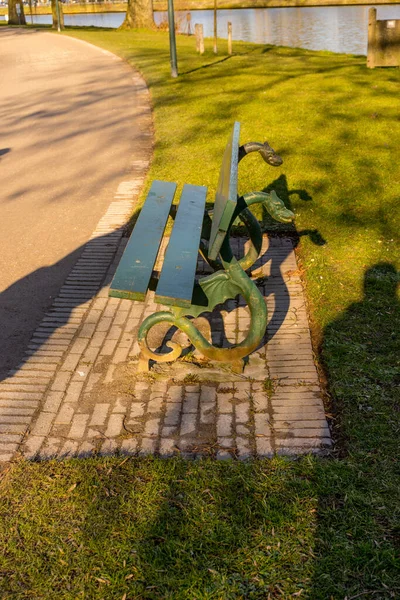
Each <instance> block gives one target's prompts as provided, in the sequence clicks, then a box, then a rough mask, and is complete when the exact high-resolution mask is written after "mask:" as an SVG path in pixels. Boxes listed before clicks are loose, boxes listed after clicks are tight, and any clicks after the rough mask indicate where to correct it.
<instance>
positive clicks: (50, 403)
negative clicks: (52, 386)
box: [43, 392, 64, 413]
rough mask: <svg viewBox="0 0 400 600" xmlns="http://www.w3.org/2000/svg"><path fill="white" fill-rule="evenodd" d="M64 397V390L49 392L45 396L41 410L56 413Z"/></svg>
mask: <svg viewBox="0 0 400 600" xmlns="http://www.w3.org/2000/svg"><path fill="white" fill-rule="evenodd" d="M63 397H64V392H50V393H49V394H48V395H47V396H46V401H45V403H44V405H43V411H44V412H46V413H56V412H57V411H58V409H59V408H60V406H61V402H62V400H63Z"/></svg>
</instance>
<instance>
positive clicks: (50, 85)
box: [0, 28, 143, 379]
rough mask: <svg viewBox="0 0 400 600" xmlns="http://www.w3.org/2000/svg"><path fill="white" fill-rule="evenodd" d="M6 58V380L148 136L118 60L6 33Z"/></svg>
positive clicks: (1, 237)
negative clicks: (139, 123)
mask: <svg viewBox="0 0 400 600" xmlns="http://www.w3.org/2000/svg"><path fill="white" fill-rule="evenodd" d="M0 57H1V60H0V82H1V83H0V186H1V188H0V189H1V194H0V379H1V378H3V377H4V376H5V374H6V373H7V371H8V370H9V369H12V368H15V367H16V366H17V365H18V363H19V362H20V361H21V358H22V355H23V352H24V350H25V349H26V347H27V345H28V343H29V339H30V337H31V336H32V333H33V332H34V330H35V328H36V327H37V326H38V324H39V323H40V321H41V319H42V317H43V315H44V313H45V312H46V310H48V309H49V307H50V306H51V304H52V301H53V299H54V297H56V296H57V294H58V292H59V290H60V288H61V286H62V284H63V282H64V280H65V278H66V277H67V275H68V273H69V271H70V270H71V268H72V266H73V265H74V263H75V262H76V260H77V258H78V256H79V254H80V251H81V249H82V245H83V244H84V243H85V242H86V241H87V240H88V239H89V237H90V235H91V233H92V231H93V230H94V228H95V226H96V224H97V222H98V221H99V219H100V218H101V216H102V215H103V214H104V212H105V211H106V209H107V207H108V205H109V204H110V202H111V201H112V199H113V196H114V194H115V191H116V189H117V187H118V184H119V183H120V182H121V181H124V179H126V178H127V174H128V173H129V170H130V165H131V164H132V161H133V160H134V159H135V157H138V158H139V157H140V135H141V134H142V133H143V132H142V131H140V127H137V115H138V112H137V110H135V108H137V92H136V91H135V87H134V85H133V77H132V76H133V73H132V71H131V69H130V67H129V66H128V65H126V64H125V63H123V62H122V61H121V60H119V59H117V58H116V57H114V56H113V55H111V54H109V53H107V52H105V51H103V50H101V49H98V48H95V47H93V46H91V45H89V44H85V43H84V42H80V41H78V40H74V39H71V38H68V37H64V36H61V35H57V34H52V33H46V32H42V31H27V30H16V29H4V28H1V30H0ZM138 153H139V156H138Z"/></svg>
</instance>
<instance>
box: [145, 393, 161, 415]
mask: <svg viewBox="0 0 400 600" xmlns="http://www.w3.org/2000/svg"><path fill="white" fill-rule="evenodd" d="M159 394H160V392H156V393H154V394H150V400H149V402H148V404H147V412H148V413H159V412H161V409H162V405H163V401H164V400H163V397H162V396H160V395H159Z"/></svg>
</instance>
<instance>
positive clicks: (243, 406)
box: [235, 402, 250, 423]
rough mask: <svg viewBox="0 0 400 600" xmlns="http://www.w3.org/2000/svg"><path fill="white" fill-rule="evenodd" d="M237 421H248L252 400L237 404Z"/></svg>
mask: <svg viewBox="0 0 400 600" xmlns="http://www.w3.org/2000/svg"><path fill="white" fill-rule="evenodd" d="M235 418H236V423H247V421H248V420H249V418H250V402H241V403H240V404H236V406H235Z"/></svg>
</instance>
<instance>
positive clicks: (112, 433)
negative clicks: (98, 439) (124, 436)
mask: <svg viewBox="0 0 400 600" xmlns="http://www.w3.org/2000/svg"><path fill="white" fill-rule="evenodd" d="M123 420H124V415H122V414H119V413H117V414H112V415H110V417H109V419H108V425H107V429H106V431H105V436H106V437H108V438H110V437H117V436H118V435H121V433H123V431H124V430H123Z"/></svg>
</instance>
